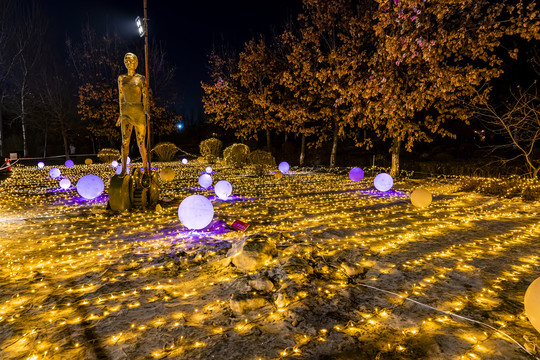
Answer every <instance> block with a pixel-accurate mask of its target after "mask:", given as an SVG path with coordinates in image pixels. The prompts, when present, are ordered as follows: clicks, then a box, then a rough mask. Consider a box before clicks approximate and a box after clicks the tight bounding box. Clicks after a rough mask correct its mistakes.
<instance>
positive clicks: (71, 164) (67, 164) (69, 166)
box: [64, 160, 75, 169]
mask: <svg viewBox="0 0 540 360" xmlns="http://www.w3.org/2000/svg"><path fill="white" fill-rule="evenodd" d="M64 165H65V166H66V167H67V168H68V169H71V168H72V167H73V166H74V165H75V163H74V162H73V160H66V162H65V163H64Z"/></svg>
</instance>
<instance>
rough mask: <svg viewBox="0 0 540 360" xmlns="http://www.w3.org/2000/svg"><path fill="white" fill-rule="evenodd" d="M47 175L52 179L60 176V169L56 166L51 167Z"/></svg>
mask: <svg viewBox="0 0 540 360" xmlns="http://www.w3.org/2000/svg"><path fill="white" fill-rule="evenodd" d="M49 176H50V177H52V178H53V179H56V178H57V177H60V169H59V168H57V167H53V168H51V170H49Z"/></svg>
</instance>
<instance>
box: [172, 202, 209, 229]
mask: <svg viewBox="0 0 540 360" xmlns="http://www.w3.org/2000/svg"><path fill="white" fill-rule="evenodd" d="M213 217H214V206H213V205H212V202H211V201H210V200H208V199H207V198H205V197H204V196H202V195H190V196H188V197H187V198H185V199H184V200H183V201H182V202H181V203H180V206H178V219H180V222H181V223H182V225H184V226H185V227H187V228H188V229H193V230H199V229H203V228H205V227H207V226H208V224H210V222H212V218H213Z"/></svg>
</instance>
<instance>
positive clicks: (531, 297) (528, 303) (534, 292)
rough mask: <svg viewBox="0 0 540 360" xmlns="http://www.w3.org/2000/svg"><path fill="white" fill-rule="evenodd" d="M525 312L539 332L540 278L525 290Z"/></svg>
mask: <svg viewBox="0 0 540 360" xmlns="http://www.w3.org/2000/svg"><path fill="white" fill-rule="evenodd" d="M525 314H526V315H527V317H528V318H529V321H530V322H531V324H532V326H534V328H535V329H536V330H537V331H538V332H540V278H538V279H536V280H534V281H533V282H532V283H531V285H529V288H528V289H527V291H526V292H525Z"/></svg>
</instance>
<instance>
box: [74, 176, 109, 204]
mask: <svg viewBox="0 0 540 360" xmlns="http://www.w3.org/2000/svg"><path fill="white" fill-rule="evenodd" d="M103 190H105V184H104V183H103V180H101V178H100V177H99V176H97V175H94V174H88V175H84V176H83V177H82V178H80V179H79V181H77V192H78V193H79V195H81V196H82V197H83V198H85V199H88V200H91V199H95V198H97V197H98V196H99V195H101V193H103Z"/></svg>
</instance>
